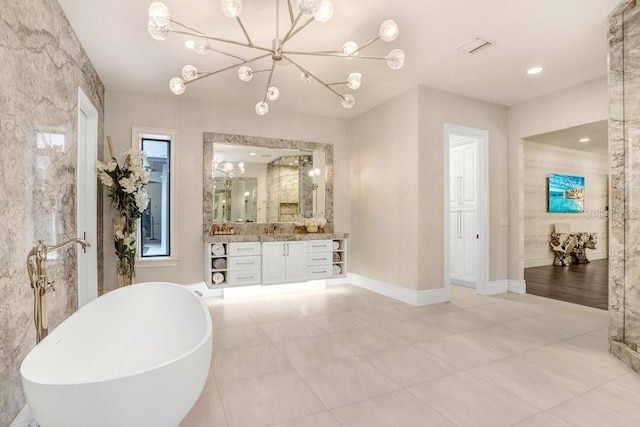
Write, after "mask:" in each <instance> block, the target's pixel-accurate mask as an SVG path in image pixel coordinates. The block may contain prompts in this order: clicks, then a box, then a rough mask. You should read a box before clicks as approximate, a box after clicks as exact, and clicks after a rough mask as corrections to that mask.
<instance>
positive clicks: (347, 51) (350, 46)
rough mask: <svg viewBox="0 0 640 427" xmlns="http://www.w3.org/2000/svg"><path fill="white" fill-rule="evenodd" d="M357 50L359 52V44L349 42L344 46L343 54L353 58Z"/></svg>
mask: <svg viewBox="0 0 640 427" xmlns="http://www.w3.org/2000/svg"><path fill="white" fill-rule="evenodd" d="M356 50H358V43H356V42H353V41H349V42H346V43H345V44H344V45H342V53H344V55H345V56H351V55H352V54H353V52H355V51H356ZM356 55H357V53H356Z"/></svg>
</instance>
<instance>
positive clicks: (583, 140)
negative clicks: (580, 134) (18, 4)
mask: <svg viewBox="0 0 640 427" xmlns="http://www.w3.org/2000/svg"><path fill="white" fill-rule="evenodd" d="M580 142H589V138H580Z"/></svg>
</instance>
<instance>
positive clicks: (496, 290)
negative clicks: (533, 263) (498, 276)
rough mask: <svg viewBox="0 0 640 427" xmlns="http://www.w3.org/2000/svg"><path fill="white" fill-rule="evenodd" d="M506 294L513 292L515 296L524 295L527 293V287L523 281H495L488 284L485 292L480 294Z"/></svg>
mask: <svg viewBox="0 0 640 427" xmlns="http://www.w3.org/2000/svg"><path fill="white" fill-rule="evenodd" d="M507 292H513V293H515V294H524V293H526V292H527V286H526V284H525V281H524V280H511V279H504V280H495V281H493V282H489V283H488V285H487V292H483V293H481V295H497V294H504V293H507Z"/></svg>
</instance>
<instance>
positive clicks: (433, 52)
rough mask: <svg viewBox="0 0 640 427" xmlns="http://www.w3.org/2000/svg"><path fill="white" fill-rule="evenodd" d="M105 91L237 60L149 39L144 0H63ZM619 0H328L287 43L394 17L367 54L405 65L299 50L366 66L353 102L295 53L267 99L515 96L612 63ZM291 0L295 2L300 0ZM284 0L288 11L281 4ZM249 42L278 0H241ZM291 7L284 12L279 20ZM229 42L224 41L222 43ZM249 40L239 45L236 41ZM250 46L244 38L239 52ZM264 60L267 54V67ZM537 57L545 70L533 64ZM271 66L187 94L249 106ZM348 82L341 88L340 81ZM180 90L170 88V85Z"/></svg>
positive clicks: (151, 84) (327, 101)
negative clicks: (476, 46)
mask: <svg viewBox="0 0 640 427" xmlns="http://www.w3.org/2000/svg"><path fill="white" fill-rule="evenodd" d="M59 2H60V4H61V5H62V8H63V9H64V11H65V13H66V15H67V17H68V18H69V21H70V22H71V25H72V26H73V28H74V30H75V32H76V33H77V35H78V37H79V39H80V41H81V43H82V45H83V46H84V48H85V50H86V52H87V54H88V55H89V58H90V59H91V61H92V63H93V65H94V66H95V68H96V70H97V71H98V73H99V75H100V77H101V78H102V81H103V82H104V84H105V86H106V89H107V91H129V92H140V93H150V94H170V92H169V89H168V82H169V80H170V79H171V78H172V77H176V76H179V74H180V71H181V70H182V67H183V66H184V65H186V64H192V65H195V66H196V67H197V68H198V69H199V70H202V71H213V70H215V69H218V68H221V67H224V66H227V65H230V64H232V63H233V62H234V61H235V60H233V59H230V58H227V57H224V56H221V55H216V54H208V55H205V56H198V55H196V54H195V53H194V52H193V51H188V50H187V49H186V48H185V47H184V41H185V40H186V38H185V37H183V36H181V35H178V34H171V36H170V38H169V39H168V40H166V41H163V42H159V41H155V40H153V39H152V38H151V37H150V36H149V34H148V33H147V30H146V23H147V9H148V6H149V4H150V3H151V1H149V0H92V1H90V2H87V0H59ZM163 2H164V3H165V4H166V5H167V7H168V8H169V10H170V11H171V13H172V18H173V19H175V20H178V21H181V22H184V23H187V24H189V25H191V26H193V27H195V28H196V29H199V30H201V31H203V32H206V33H208V34H210V35H212V36H218V37H223V38H230V39H235V40H240V41H242V40H243V38H242V33H241V31H240V29H239V27H238V26H237V24H236V23H235V20H233V19H229V18H226V17H224V15H223V14H222V13H221V12H220V10H219V7H218V5H219V1H218V0H190V1H188V2H187V1H184V0H164V1H163ZM618 2H619V0H533V1H532V0H394V1H389V0H351V1H344V0H333V4H334V9H335V14H334V17H333V19H332V20H331V21H329V22H327V23H317V22H314V23H312V24H311V25H310V26H309V27H307V28H306V29H305V30H304V31H303V32H301V33H300V34H299V35H297V36H296V37H295V39H293V40H291V45H290V46H288V47H289V48H294V47H295V48H296V49H300V50H337V49H340V48H341V46H342V44H343V43H344V42H345V41H347V40H351V39H352V40H354V41H356V42H358V43H360V44H363V43H364V42H366V41H368V40H370V39H371V38H373V37H375V36H376V35H377V31H378V27H379V25H380V23H381V22H382V21H384V20H386V19H393V20H395V21H396V22H397V23H398V25H399V27H400V37H399V38H398V39H397V40H395V41H394V42H392V43H390V44H387V43H384V42H378V43H376V44H375V45H373V46H371V47H370V48H369V49H367V50H366V51H364V52H362V54H363V55H376V56H384V55H386V54H387V53H388V52H389V51H390V50H391V49H393V48H401V49H403V50H404V51H405V52H406V55H407V59H406V62H405V67H404V68H403V69H402V70H400V71H391V70H389V69H388V68H387V66H386V64H385V63H384V62H383V61H372V60H345V59H342V58H333V59H332V58H312V57H302V56H300V57H297V58H298V59H299V62H300V63H301V65H303V66H305V67H308V68H309V69H310V70H312V71H313V72H315V73H317V74H318V76H319V77H321V78H324V79H326V81H327V82H334V81H344V80H346V76H347V75H348V74H349V72H352V71H360V72H362V74H363V84H362V87H361V88H360V89H359V90H357V91H351V90H348V89H346V87H345V88H344V89H346V90H347V91H348V93H352V94H353V95H354V96H355V98H356V105H355V107H354V108H353V109H351V110H345V109H344V108H342V107H341V106H340V103H339V98H338V97H336V96H335V95H334V94H332V93H330V92H329V91H328V90H326V89H325V88H324V87H322V86H320V85H319V84H317V83H315V82H314V83H312V84H310V85H304V84H302V83H301V81H300V79H299V74H300V73H299V72H298V71H297V70H296V69H295V68H294V67H293V66H291V65H287V66H280V67H278V69H277V70H276V73H275V75H274V81H273V83H274V84H275V85H276V86H277V87H278V88H279V89H280V99H279V100H278V101H275V102H271V103H270V105H271V111H274V110H279V111H296V112H305V113H312V114H319V115H325V116H331V117H341V118H349V117H354V116H357V115H359V114H361V113H363V112H364V111H366V110H368V109H370V108H372V107H374V106H376V105H378V104H380V103H382V102H384V101H386V100H388V99H390V98H392V97H394V96H396V95H397V94H399V93H401V92H403V91H405V90H407V89H409V88H411V87H414V86H415V85H417V84H421V85H425V86H429V87H432V88H436V89H441V90H445V91H448V92H452V93H458V94H462V95H466V96H469V97H472V98H477V99H481V100H485V101H489V102H494V103H498V104H503V105H507V106H509V105H514V104H518V103H521V102H523V101H527V100H530V99H533V98H536V97H539V96H542V95H545V94H548V93H551V92H555V91H558V90H561V89H564V88H567V87H571V86H574V85H576V84H579V83H582V82H585V81H588V80H592V79H595V78H597V77H600V76H603V75H605V74H606V66H607V15H608V14H609V12H610V11H611V10H613V8H614V7H615V6H616V5H617V4H618ZM294 3H295V2H294ZM285 4H286V2H285V1H282V6H281V12H283V15H282V16H283V18H284V17H285V15H284V12H285V11H286V6H285ZM241 18H242V20H243V22H244V24H245V26H246V28H247V30H248V32H249V34H250V36H251V37H252V39H253V41H254V43H256V44H261V45H266V46H269V45H270V43H271V39H273V38H274V32H275V24H274V21H275V0H261V1H257V0H245V1H244V3H243V14H242V16H241ZM284 23H286V21H285V19H282V20H281V24H282V26H283V28H284ZM476 36H479V37H482V38H485V39H487V40H490V41H492V42H494V43H495V44H494V45H493V46H491V47H489V48H487V49H484V50H482V51H480V52H479V53H477V54H474V55H470V54H467V53H464V52H461V51H459V50H456V48H457V47H458V46H460V45H461V44H463V43H464V42H466V41H467V40H469V39H472V38H474V37H476ZM214 47H218V48H223V47H224V45H220V44H215V45H214ZM239 49H240V51H242V50H243V49H244V48H239ZM250 54H251V52H246V49H244V51H243V53H242V56H243V57H247V56H249V55H250ZM268 65H270V63H269V62H263V67H259V66H256V67H254V69H259V68H267V66H268ZM534 65H540V66H543V67H544V68H545V71H544V72H543V73H542V74H540V75H537V76H533V77H532V76H528V75H527V74H526V70H527V69H528V68H529V67H532V66H534ZM266 78H267V75H266V73H264V74H258V75H256V76H255V77H254V79H253V80H252V81H251V82H249V83H243V82H241V81H240V80H239V79H238V78H237V74H236V72H235V70H229V71H227V72H224V73H221V74H219V75H216V76H212V77H209V78H206V79H204V80H202V81H200V82H194V83H193V84H190V85H189V86H187V91H186V92H185V94H184V95H181V96H183V97H185V98H189V99H207V100H210V101H212V102H216V103H224V104H232V105H241V106H245V107H246V108H248V109H253V108H254V105H255V104H256V102H258V101H260V100H262V96H263V94H264V89H265V86H266ZM340 89H341V90H342V88H340ZM171 96H175V95H171Z"/></svg>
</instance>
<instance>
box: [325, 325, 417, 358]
mask: <svg viewBox="0 0 640 427" xmlns="http://www.w3.org/2000/svg"><path fill="white" fill-rule="evenodd" d="M332 336H333V337H334V338H335V339H337V340H338V341H340V343H341V344H342V345H344V346H345V347H347V348H348V349H349V350H351V351H352V352H354V353H355V354H357V355H359V356H360V355H363V354H367V353H375V352H377V351H381V350H387V349H390V348H396V347H401V346H403V345H409V342H408V341H406V340H404V339H402V338H400V337H398V336H395V335H392V334H390V333H388V332H386V331H385V330H384V329H382V328H379V327H378V326H369V327H364V328H359V329H350V330H348V331H345V332H337V333H334V334H332Z"/></svg>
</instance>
